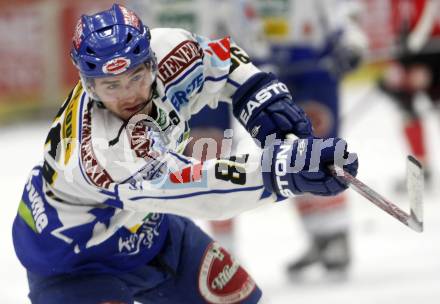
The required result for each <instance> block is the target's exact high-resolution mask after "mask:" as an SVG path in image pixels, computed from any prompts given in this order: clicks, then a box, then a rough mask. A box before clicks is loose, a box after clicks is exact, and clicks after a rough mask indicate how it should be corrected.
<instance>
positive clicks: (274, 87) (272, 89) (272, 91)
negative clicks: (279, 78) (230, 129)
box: [239, 82, 289, 125]
mask: <svg viewBox="0 0 440 304" xmlns="http://www.w3.org/2000/svg"><path fill="white" fill-rule="evenodd" d="M281 93H287V94H289V89H288V88H287V86H286V85H285V84H284V83H282V82H275V83H273V84H271V85H269V86H267V87H265V88H263V89H261V90H260V91H258V92H257V93H256V94H255V100H252V99H250V100H249V101H248V102H247V104H246V106H245V107H244V108H243V109H242V110H241V112H240V116H239V117H240V120H241V122H242V123H243V124H245V125H246V124H247V123H248V121H249V117H251V116H252V112H253V111H254V110H255V109H256V108H258V107H259V106H260V105H262V104H263V103H265V102H266V101H268V100H270V99H271V97H272V96H274V95H278V94H281Z"/></svg>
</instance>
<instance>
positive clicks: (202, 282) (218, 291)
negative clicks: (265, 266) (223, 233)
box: [199, 242, 256, 304]
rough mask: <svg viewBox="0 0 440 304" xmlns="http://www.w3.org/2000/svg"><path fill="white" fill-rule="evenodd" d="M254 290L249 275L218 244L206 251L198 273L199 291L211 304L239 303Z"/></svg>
mask: <svg viewBox="0 0 440 304" xmlns="http://www.w3.org/2000/svg"><path fill="white" fill-rule="evenodd" d="M255 288H256V284H255V282H254V281H253V280H252V278H251V277H250V276H249V274H248V273H247V272H246V271H245V270H244V269H243V268H242V267H241V266H240V264H238V262H237V261H236V260H235V259H234V258H232V257H231V256H230V254H229V253H228V252H227V251H226V250H225V249H223V248H222V247H221V246H220V245H219V244H218V243H216V242H212V243H211V244H209V246H208V248H207V249H206V252H205V256H204V257H203V259H202V264H201V265H200V272H199V291H200V294H201V295H202V296H203V298H204V299H205V300H206V301H207V302H208V303H212V304H225V303H241V301H243V300H245V299H246V298H247V297H248V296H249V295H250V294H251V293H252V292H253V291H254V290H255Z"/></svg>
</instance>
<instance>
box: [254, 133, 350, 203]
mask: <svg viewBox="0 0 440 304" xmlns="http://www.w3.org/2000/svg"><path fill="white" fill-rule="evenodd" d="M333 164H335V165H337V166H339V167H342V168H343V169H344V170H345V171H347V172H348V173H350V174H351V175H353V176H356V174H357V170H358V160H357V155H356V154H353V153H348V151H347V143H346V142H345V140H343V139H341V138H338V137H336V138H327V139H318V138H312V137H310V138H306V139H297V140H285V141H283V142H281V143H280V142H278V143H276V144H275V145H273V146H270V147H266V148H265V150H264V153H263V157H262V168H263V181H264V187H265V188H266V190H267V191H269V192H272V193H275V194H276V195H277V197H278V200H281V199H285V198H288V197H293V196H295V195H300V194H305V193H311V194H315V195H322V196H330V195H336V194H338V193H340V192H342V191H344V190H345V189H347V187H348V185H347V184H345V183H344V182H343V181H341V180H339V179H338V178H337V177H335V176H333V175H332V173H331V172H330V170H329V169H328V166H329V165H333Z"/></svg>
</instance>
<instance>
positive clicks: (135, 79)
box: [131, 73, 144, 82]
mask: <svg viewBox="0 0 440 304" xmlns="http://www.w3.org/2000/svg"><path fill="white" fill-rule="evenodd" d="M143 76H144V74H143V73H142V74H137V75H135V76H134V77H133V78H131V81H133V82H134V81H139V80H141V79H142V78H143Z"/></svg>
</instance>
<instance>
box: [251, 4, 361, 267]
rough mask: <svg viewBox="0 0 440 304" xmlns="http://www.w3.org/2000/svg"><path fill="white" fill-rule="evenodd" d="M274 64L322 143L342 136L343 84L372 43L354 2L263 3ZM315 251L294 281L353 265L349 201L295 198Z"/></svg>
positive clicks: (307, 254) (299, 262)
mask: <svg viewBox="0 0 440 304" xmlns="http://www.w3.org/2000/svg"><path fill="white" fill-rule="evenodd" d="M259 11H260V12H262V14H263V18H264V20H265V22H264V27H265V33H266V34H267V35H268V39H269V40H270V45H271V47H270V48H271V55H270V58H269V59H268V60H267V63H269V64H273V65H274V66H275V69H276V71H277V73H278V75H280V78H281V79H282V81H283V82H284V83H286V85H287V86H288V87H289V89H290V91H291V92H292V94H293V98H294V100H295V101H296V102H298V103H300V104H301V105H302V107H303V109H304V110H305V111H306V113H307V115H308V117H310V119H311V121H312V124H313V127H314V134H315V135H316V136H318V137H326V136H337V135H338V133H339V122H338V117H339V84H340V81H341V80H342V79H343V77H344V76H345V75H346V73H347V72H350V71H352V70H353V69H355V68H356V67H357V66H358V65H359V64H360V62H361V60H362V58H363V56H364V51H365V50H366V49H367V47H368V43H367V38H366V36H365V35H364V33H363V32H362V30H361V29H360V27H359V25H358V24H357V21H356V18H355V17H356V15H357V14H358V13H359V11H360V3H359V2H354V1H341V0H336V1H329V0H322V1H320V0H313V1H312V0H309V1H295V0H290V1H273V2H264V1H261V5H260V8H259ZM295 203H296V207H297V210H298V214H299V216H300V218H301V219H302V222H303V225H304V229H305V232H306V233H307V235H308V237H309V240H310V246H309V248H308V250H306V252H305V253H304V254H303V255H302V256H300V258H299V259H297V260H295V261H293V262H292V263H291V264H290V265H288V268H287V271H288V273H289V274H290V275H296V274H299V273H301V272H302V271H303V270H304V269H305V268H307V267H308V266H310V265H313V264H316V263H321V264H322V265H323V266H324V268H325V269H326V270H328V271H329V272H333V271H337V272H338V273H339V272H343V273H345V271H346V270H347V269H348V267H349V265H350V260H351V253H350V245H349V215H348V208H347V207H348V206H347V198H346V196H345V195H338V196H335V197H329V198H326V197H316V196H312V195H304V196H301V197H298V198H295Z"/></svg>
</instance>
